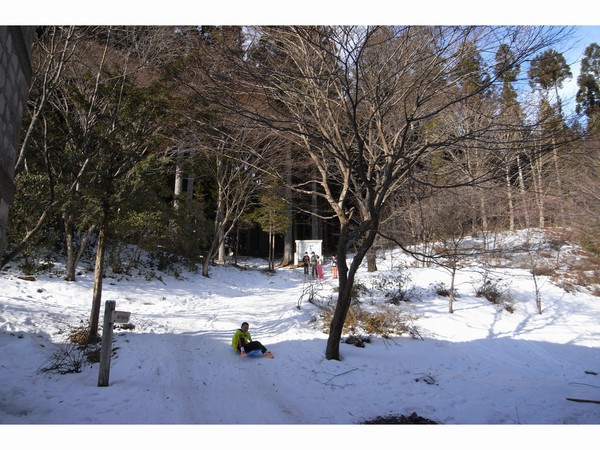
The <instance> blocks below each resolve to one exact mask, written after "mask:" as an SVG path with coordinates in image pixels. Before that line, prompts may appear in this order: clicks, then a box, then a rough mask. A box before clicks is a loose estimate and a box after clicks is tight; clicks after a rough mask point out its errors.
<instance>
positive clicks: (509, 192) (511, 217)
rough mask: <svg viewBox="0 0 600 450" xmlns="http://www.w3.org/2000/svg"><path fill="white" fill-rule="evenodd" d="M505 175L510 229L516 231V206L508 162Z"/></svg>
mask: <svg viewBox="0 0 600 450" xmlns="http://www.w3.org/2000/svg"><path fill="white" fill-rule="evenodd" d="M504 172H505V173H504V175H505V181H506V200H507V203H508V229H509V230H510V231H515V207H514V204H513V197H512V189H511V185H510V168H509V166H508V163H506V166H505V167H504Z"/></svg>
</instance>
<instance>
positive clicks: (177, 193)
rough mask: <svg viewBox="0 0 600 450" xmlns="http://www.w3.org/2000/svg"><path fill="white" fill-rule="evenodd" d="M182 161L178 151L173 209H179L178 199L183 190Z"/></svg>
mask: <svg viewBox="0 0 600 450" xmlns="http://www.w3.org/2000/svg"><path fill="white" fill-rule="evenodd" d="M182 159H183V158H182V156H181V154H180V152H179V151H178V152H177V159H176V166H175V186H174V188H173V197H174V200H173V206H174V207H175V209H177V208H179V198H180V196H181V192H182V189H183V168H182V167H181V164H182Z"/></svg>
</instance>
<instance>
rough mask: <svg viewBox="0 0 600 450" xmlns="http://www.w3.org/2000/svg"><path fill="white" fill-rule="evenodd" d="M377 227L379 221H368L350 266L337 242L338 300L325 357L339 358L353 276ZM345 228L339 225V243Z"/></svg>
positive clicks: (343, 240) (344, 235)
mask: <svg viewBox="0 0 600 450" xmlns="http://www.w3.org/2000/svg"><path fill="white" fill-rule="evenodd" d="M378 228H379V222H378V221H377V220H373V221H372V222H371V223H370V226H369V230H368V232H367V235H366V236H365V238H364V240H363V242H362V244H361V245H360V247H359V248H358V250H357V252H356V255H355V256H354V258H353V259H352V263H351V264H350V268H348V265H347V263H346V258H347V253H346V248H345V247H342V246H341V244H338V249H337V255H336V256H337V261H338V280H339V285H338V286H339V289H338V300H337V303H336V306H335V311H334V313H333V318H332V319H331V324H330V326H329V338H328V339H327V347H326V349H325V358H327V359H328V360H331V359H336V360H340V340H341V338H342V331H343V329H344V323H345V322H346V315H347V314H348V311H349V310H350V304H351V303H352V287H353V285H354V277H355V275H356V271H357V270H358V268H359V267H360V265H361V263H362V261H363V259H364V258H365V255H366V254H367V252H368V251H369V249H370V248H371V247H372V246H373V241H374V240H375V236H376V230H378ZM347 233H348V231H347V229H346V227H345V226H343V225H342V226H341V227H340V239H339V242H340V243H342V242H343V243H345V242H346V239H347Z"/></svg>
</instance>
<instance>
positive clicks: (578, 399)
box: [567, 397, 600, 405]
mask: <svg viewBox="0 0 600 450" xmlns="http://www.w3.org/2000/svg"><path fill="white" fill-rule="evenodd" d="M567 400H569V401H572V402H579V403H596V404H598V405H600V400H587V399H585V398H569V397H567Z"/></svg>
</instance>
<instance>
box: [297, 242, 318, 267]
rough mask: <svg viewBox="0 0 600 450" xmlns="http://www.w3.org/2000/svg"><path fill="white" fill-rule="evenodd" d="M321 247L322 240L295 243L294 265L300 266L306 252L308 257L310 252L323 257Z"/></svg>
mask: <svg viewBox="0 0 600 450" xmlns="http://www.w3.org/2000/svg"><path fill="white" fill-rule="evenodd" d="M322 245H323V240H321V239H309V240H303V241H296V258H295V259H296V265H298V266H299V265H301V263H302V257H303V256H304V252H308V255H309V256H310V254H311V253H312V252H315V254H316V255H319V256H323V253H322V250H321V247H322Z"/></svg>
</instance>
